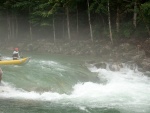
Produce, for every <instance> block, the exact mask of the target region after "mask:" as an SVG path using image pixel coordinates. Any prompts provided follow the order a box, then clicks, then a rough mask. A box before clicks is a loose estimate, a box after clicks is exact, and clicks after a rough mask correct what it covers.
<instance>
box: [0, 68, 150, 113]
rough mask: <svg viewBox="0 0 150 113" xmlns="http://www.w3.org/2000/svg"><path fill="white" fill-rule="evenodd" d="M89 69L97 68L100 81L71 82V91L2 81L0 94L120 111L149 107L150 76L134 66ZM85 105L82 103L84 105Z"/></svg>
mask: <svg viewBox="0 0 150 113" xmlns="http://www.w3.org/2000/svg"><path fill="white" fill-rule="evenodd" d="M89 70H90V71H91V72H97V73H98V78H99V79H100V80H101V81H104V82H103V83H93V82H85V83H78V84H76V85H75V86H73V91H72V93H71V94H69V95H68V94H59V93H57V92H51V91H47V92H43V93H38V92H35V91H31V92H28V91H25V90H23V89H18V88H15V86H13V85H11V84H8V83H6V82H3V84H4V85H3V86H0V98H11V99H23V100H28V99H29V100H38V101H51V102H59V103H62V104H75V105H76V106H80V107H81V108H82V106H88V107H110V108H111V107H115V108H118V109H121V110H123V111H130V112H131V111H134V112H136V113H142V112H143V113H147V111H150V78H148V77H147V76H144V75H143V73H141V72H139V71H137V70H131V69H129V68H127V67H124V68H122V69H121V70H120V71H116V72H113V71H110V70H109V69H107V70H106V69H97V68H95V67H93V66H91V67H89ZM83 108H84V107H83Z"/></svg>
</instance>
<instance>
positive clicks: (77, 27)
mask: <svg viewBox="0 0 150 113" xmlns="http://www.w3.org/2000/svg"><path fill="white" fill-rule="evenodd" d="M77 36H79V12H78V7H77Z"/></svg>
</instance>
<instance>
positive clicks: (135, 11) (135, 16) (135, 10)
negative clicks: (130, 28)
mask: <svg viewBox="0 0 150 113" xmlns="http://www.w3.org/2000/svg"><path fill="white" fill-rule="evenodd" d="M136 21H137V1H136V0H135V1H134V14H133V25H134V27H135V28H136Z"/></svg>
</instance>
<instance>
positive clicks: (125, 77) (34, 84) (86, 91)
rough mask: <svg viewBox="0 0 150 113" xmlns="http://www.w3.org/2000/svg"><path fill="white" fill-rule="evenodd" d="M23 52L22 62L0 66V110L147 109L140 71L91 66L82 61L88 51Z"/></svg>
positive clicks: (122, 112) (148, 89) (149, 94)
mask: <svg viewBox="0 0 150 113" xmlns="http://www.w3.org/2000/svg"><path fill="white" fill-rule="evenodd" d="M26 55H28V56H30V57H31V60H30V61H29V62H28V63H27V64H26V65H24V66H11V65H10V66H1V68H2V70H3V72H4V73H3V81H2V85H1V86H0V113H150V78H149V77H147V76H145V75H144V74H143V73H142V72H139V71H137V70H132V69H129V68H128V67H127V66H124V67H123V68H122V69H121V70H120V71H115V72H113V71H110V70H109V68H107V69H97V68H96V67H94V66H93V65H85V62H86V61H89V60H92V59H94V60H95V58H90V57H75V56H62V55H48V54H42V55H41V54H35V53H34V54H33V53H32V54H31V53H27V54H26ZM4 58H6V59H7V58H10V57H8V56H7V55H6V56H4ZM108 65H109V64H108Z"/></svg>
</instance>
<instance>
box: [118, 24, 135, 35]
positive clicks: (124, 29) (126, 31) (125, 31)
mask: <svg viewBox="0 0 150 113" xmlns="http://www.w3.org/2000/svg"><path fill="white" fill-rule="evenodd" d="M133 32H134V27H133V25H132V22H125V23H123V24H122V25H121V31H120V35H121V36H122V37H125V38H129V37H131V35H132V33H133Z"/></svg>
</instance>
